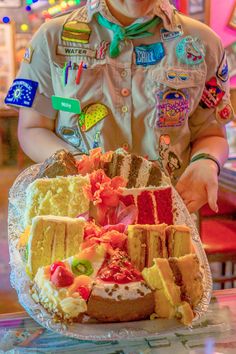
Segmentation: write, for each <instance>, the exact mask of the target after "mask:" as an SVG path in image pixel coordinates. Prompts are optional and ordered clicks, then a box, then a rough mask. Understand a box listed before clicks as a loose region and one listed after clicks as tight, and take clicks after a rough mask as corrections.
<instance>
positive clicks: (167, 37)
mask: <svg viewBox="0 0 236 354" xmlns="http://www.w3.org/2000/svg"><path fill="white" fill-rule="evenodd" d="M178 28H179V30H178V31H174V32H170V31H167V30H166V29H165V28H161V38H162V40H163V41H169V40H171V39H175V38H178V37H180V36H182V34H183V30H182V26H181V25H179V26H178Z"/></svg>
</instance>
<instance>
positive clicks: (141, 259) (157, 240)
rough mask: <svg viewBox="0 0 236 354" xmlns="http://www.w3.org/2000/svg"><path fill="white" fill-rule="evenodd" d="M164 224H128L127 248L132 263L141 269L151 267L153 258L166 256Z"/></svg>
mask: <svg viewBox="0 0 236 354" xmlns="http://www.w3.org/2000/svg"><path fill="white" fill-rule="evenodd" d="M166 226H167V225H166V224H160V225H140V224H136V225H129V226H128V241H127V249H128V254H129V257H130V258H131V262H132V264H133V265H134V266H135V267H136V268H137V269H139V270H140V271H142V270H143V268H144V267H151V266H152V265H153V259H154V258H163V257H164V258H166V257H167V249H166V244H165V242H166V235H165V229H166Z"/></svg>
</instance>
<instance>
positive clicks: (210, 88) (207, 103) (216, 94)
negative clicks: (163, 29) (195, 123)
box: [199, 77, 225, 108]
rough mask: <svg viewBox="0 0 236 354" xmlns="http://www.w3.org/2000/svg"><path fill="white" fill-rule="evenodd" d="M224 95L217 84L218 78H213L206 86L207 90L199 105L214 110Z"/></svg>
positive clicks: (205, 89)
mask: <svg viewBox="0 0 236 354" xmlns="http://www.w3.org/2000/svg"><path fill="white" fill-rule="evenodd" d="M224 94H225V92H224V91H223V90H222V89H221V88H220V86H219V85H218V84H217V80H216V78H215V77H212V78H211V79H210V80H209V81H208V82H206V84H205V88H204V91H203V94H202V98H201V101H200V103H199V104H200V106H201V107H202V108H214V107H216V106H217V105H218V104H219V103H220V101H221V100H222V98H223V97H224Z"/></svg>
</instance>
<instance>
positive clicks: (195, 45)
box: [176, 36, 205, 65]
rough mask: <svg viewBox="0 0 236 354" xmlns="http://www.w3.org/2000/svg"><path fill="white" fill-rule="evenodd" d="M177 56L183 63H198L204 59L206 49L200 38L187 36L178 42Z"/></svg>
mask: <svg viewBox="0 0 236 354" xmlns="http://www.w3.org/2000/svg"><path fill="white" fill-rule="evenodd" d="M176 56H177V58H178V60H179V61H180V62H181V63H184V64H188V65H196V64H200V63H202V62H203V61H204V57H205V50H204V47H203V44H202V43H201V42H200V41H199V40H198V39H194V38H193V37H191V36H187V37H185V38H183V39H181V41H180V42H179V43H178V44H177V46H176Z"/></svg>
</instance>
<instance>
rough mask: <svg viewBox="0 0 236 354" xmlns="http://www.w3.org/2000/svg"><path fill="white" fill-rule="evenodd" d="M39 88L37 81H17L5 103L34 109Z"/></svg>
mask: <svg viewBox="0 0 236 354" xmlns="http://www.w3.org/2000/svg"><path fill="white" fill-rule="evenodd" d="M37 88H38V82H36V81H32V80H26V79H15V80H14V82H13V85H12V86H11V88H10V90H9V91H8V94H7V96H6V98H5V103H6V104H10V105H14V106H20V107H32V105H33V102H34V98H35V95H36V91H37Z"/></svg>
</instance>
